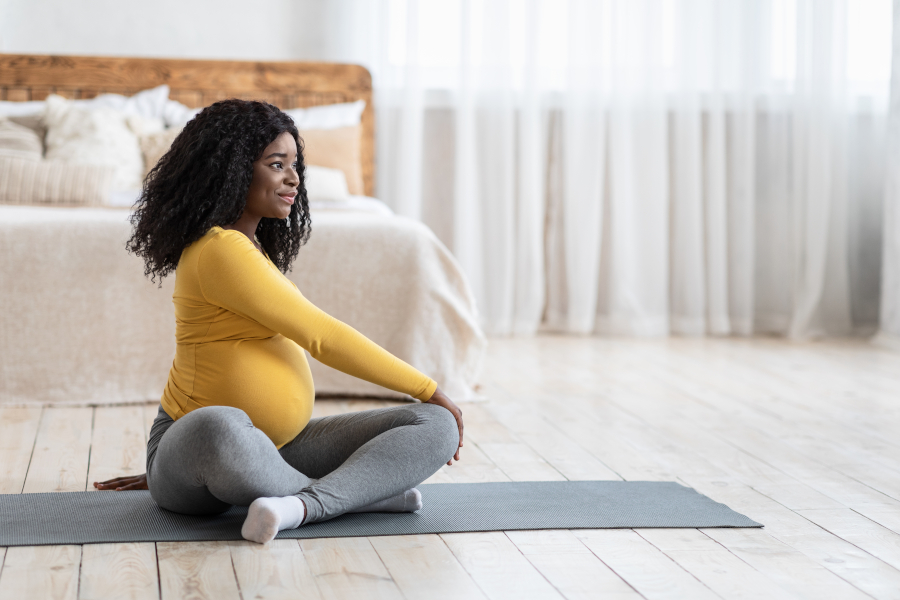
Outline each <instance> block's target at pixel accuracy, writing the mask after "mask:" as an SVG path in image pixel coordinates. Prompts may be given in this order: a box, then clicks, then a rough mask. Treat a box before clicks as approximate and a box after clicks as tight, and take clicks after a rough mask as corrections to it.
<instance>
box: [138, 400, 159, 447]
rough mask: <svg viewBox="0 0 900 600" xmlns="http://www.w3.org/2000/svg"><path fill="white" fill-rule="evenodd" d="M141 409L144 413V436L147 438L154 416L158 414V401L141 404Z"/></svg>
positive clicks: (148, 437)
mask: <svg viewBox="0 0 900 600" xmlns="http://www.w3.org/2000/svg"><path fill="white" fill-rule="evenodd" d="M141 410H142V411H143V413H144V438H145V439H148V440H149V439H150V429H152V428H153V421H155V420H156V416H157V415H158V414H159V402H154V403H152V404H144V405H142V406H141Z"/></svg>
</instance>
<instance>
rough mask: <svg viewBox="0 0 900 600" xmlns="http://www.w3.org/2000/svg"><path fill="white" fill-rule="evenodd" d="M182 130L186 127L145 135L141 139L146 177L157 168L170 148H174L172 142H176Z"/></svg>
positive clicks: (171, 128)
mask: <svg viewBox="0 0 900 600" xmlns="http://www.w3.org/2000/svg"><path fill="white" fill-rule="evenodd" d="M182 129H184V127H170V128H169V129H163V130H162V131H156V132H153V133H148V134H144V135H141V136H140V137H139V140H140V142H141V153H143V155H144V177H146V176H147V173H149V172H150V170H151V169H153V167H155V166H156V163H158V162H159V159H161V158H162V157H163V155H164V154H165V153H166V152H168V151H169V148H171V147H172V142H174V141H175V138H177V137H178V134H179V133H181V130H182Z"/></svg>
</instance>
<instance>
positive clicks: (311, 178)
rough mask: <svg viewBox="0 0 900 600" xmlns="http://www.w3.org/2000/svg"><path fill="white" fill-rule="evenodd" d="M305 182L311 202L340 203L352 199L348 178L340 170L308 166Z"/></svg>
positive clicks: (307, 195)
mask: <svg viewBox="0 0 900 600" xmlns="http://www.w3.org/2000/svg"><path fill="white" fill-rule="evenodd" d="M305 182H306V197H307V198H309V201H310V202H340V201H342V200H347V198H349V197H350V191H349V190H348V189H347V177H346V176H345V175H344V172H343V171H341V170H340V169H329V168H327V167H319V166H316V165H306V179H305Z"/></svg>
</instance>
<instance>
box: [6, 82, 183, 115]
mask: <svg viewBox="0 0 900 600" xmlns="http://www.w3.org/2000/svg"><path fill="white" fill-rule="evenodd" d="M168 101H169V86H167V85H160V86H157V87H155V88H152V89H149V90H143V91H140V92H138V93H137V94H135V95H134V96H122V95H121V94H100V95H99V96H97V97H96V98H89V99H86V100H70V101H69V102H72V103H73V104H75V105H76V106H83V107H87V108H112V109H114V110H117V111H119V112H122V113H125V114H126V115H136V116H139V117H144V118H147V119H162V118H163V117H164V115H165V107H166V103H167V102H168ZM45 108H46V102H44V101H43V100H31V101H28V102H6V101H3V102H0V117H22V116H27V115H37V114H41V113H42V112H44V109H45Z"/></svg>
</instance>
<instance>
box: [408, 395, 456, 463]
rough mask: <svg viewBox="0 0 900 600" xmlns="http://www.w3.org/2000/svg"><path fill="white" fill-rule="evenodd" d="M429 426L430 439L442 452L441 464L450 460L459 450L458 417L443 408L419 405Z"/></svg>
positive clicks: (425, 404) (432, 405)
mask: <svg viewBox="0 0 900 600" xmlns="http://www.w3.org/2000/svg"><path fill="white" fill-rule="evenodd" d="M418 406H420V407H421V408H420V409H419V410H420V411H422V413H423V415H424V417H425V418H426V419H427V421H428V424H429V429H430V432H429V438H430V439H431V440H432V442H433V443H434V446H435V447H436V448H438V449H439V450H440V452H439V454H440V456H441V457H442V462H441V464H443V463H445V462H447V461H448V460H450V459H451V458H452V457H453V455H454V454H456V450H457V449H458V448H459V424H458V423H457V422H456V417H455V416H453V413H451V412H450V411H449V410H447V409H446V408H444V407H443V406H438V405H436V404H427V403H423V404H420V405H418Z"/></svg>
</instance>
